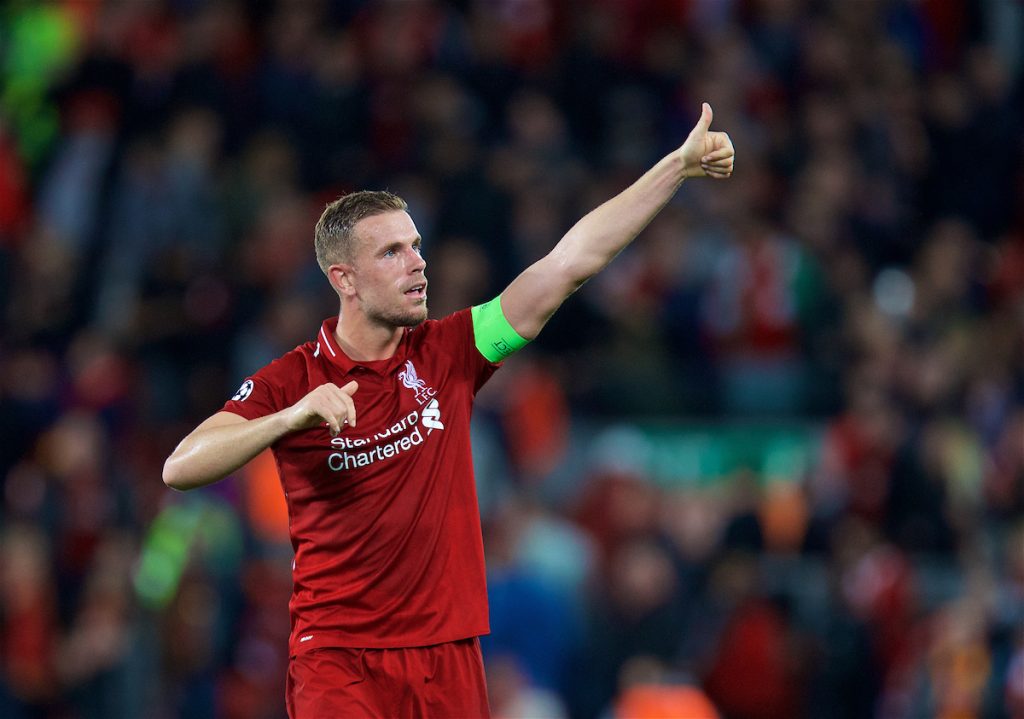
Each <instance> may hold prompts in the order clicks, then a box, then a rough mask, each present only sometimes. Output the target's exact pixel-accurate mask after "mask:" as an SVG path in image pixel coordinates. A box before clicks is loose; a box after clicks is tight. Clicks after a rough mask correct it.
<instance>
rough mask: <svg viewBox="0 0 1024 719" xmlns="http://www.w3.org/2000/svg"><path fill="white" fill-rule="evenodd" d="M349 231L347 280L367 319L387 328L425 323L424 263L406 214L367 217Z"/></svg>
mask: <svg viewBox="0 0 1024 719" xmlns="http://www.w3.org/2000/svg"><path fill="white" fill-rule="evenodd" d="M353 230H354V232H353V234H354V236H355V244H354V247H353V258H352V264H351V265H350V268H351V269H350V270H349V272H350V280H351V282H352V286H353V287H354V288H355V292H356V297H357V299H358V301H359V306H360V307H361V308H362V310H363V313H364V314H365V315H366V317H367V319H369V320H371V321H372V322H375V323H378V324H383V325H388V326H391V327H412V326H414V325H418V324H419V323H420V322H423V320H425V319H427V278H426V277H425V276H424V274H423V270H424V269H425V268H426V266H427V263H426V262H424V260H423V257H422V256H421V255H420V248H421V244H422V242H423V240H422V238H421V237H420V233H419V232H418V231H417V230H416V225H415V224H414V223H413V221H412V218H411V217H409V214H408V213H406V212H402V211H400V210H396V211H394V212H387V213H384V214H381V215H372V216H370V217H365V218H363V219H362V220H360V221H359V222H357V223H356V226H355V227H354V228H353Z"/></svg>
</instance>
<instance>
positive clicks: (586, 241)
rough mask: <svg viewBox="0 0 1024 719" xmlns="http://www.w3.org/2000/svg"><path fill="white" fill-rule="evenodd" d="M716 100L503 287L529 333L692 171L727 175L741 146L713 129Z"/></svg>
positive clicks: (511, 319) (508, 308)
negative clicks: (682, 135)
mask: <svg viewBox="0 0 1024 719" xmlns="http://www.w3.org/2000/svg"><path fill="white" fill-rule="evenodd" d="M711 118H712V113H711V106H710V105H708V104H707V103H704V105H703V107H702V112H701V117H700V120H698V121H697V125H696V126H695V127H694V128H693V130H692V131H691V132H690V134H689V136H688V137H687V138H686V142H684V143H683V144H682V146H680V147H679V148H678V149H676V150H675V151H674V152H672V153H670V154H669V155H666V156H665V157H664V158H662V159H661V160H660V161H659V162H658V164H656V165H655V166H654V167H652V168H651V169H650V170H648V171H647V172H646V173H644V175H643V176H642V177H641V178H640V179H639V180H637V181H636V182H634V183H633V184H632V185H630V186H629V187H628V188H626V189H625V190H623V191H622V192H621V193H619V194H618V195H616V196H615V197H613V198H612V199H610V200H608V201H607V202H605V203H604V204H603V205H601V206H600V207H598V208H597V209H595V210H593V211H591V212H590V213H588V214H587V215H586V216H584V217H583V218H582V219H581V220H580V221H579V222H577V223H576V224H575V225H574V226H573V227H572V229H570V230H569V231H568V232H567V233H566V234H565V236H563V237H562V239H561V240H560V241H559V242H558V244H557V245H555V247H554V249H552V250H551V252H550V253H548V254H547V255H546V256H545V257H543V258H541V259H540V260H538V261H537V262H535V263H534V264H533V265H531V266H530V267H528V268H527V269H526V270H525V271H523V273H522V274H520V275H519V276H518V277H517V278H516V279H514V280H513V281H512V283H511V284H510V285H509V286H508V288H506V290H505V291H504V292H502V293H501V309H502V312H503V313H504V315H505V318H506V319H507V320H508V323H509V324H510V325H511V326H512V328H513V329H515V331H516V332H517V333H518V334H519V335H520V336H521V337H522V338H524V339H527V340H530V339H533V338H534V337H536V336H537V334H538V333H539V332H540V331H541V329H542V328H543V327H544V325H545V324H546V323H547V321H548V319H550V317H551V315H552V314H554V312H555V310H557V309H558V307H559V306H560V305H561V304H562V302H564V301H565V299H566V298H567V297H568V296H569V295H571V294H572V293H573V292H575V291H576V290H577V289H579V287H580V286H581V285H582V284H583V283H584V282H586V281H587V280H589V279H590V278H591V277H593V276H594V275H596V274H597V273H598V272H600V271H601V270H602V269H604V268H605V266H606V265H607V264H608V263H609V262H611V261H612V260H613V259H614V258H615V256H616V255H618V254H619V252H621V251H622V250H623V249H624V248H625V247H626V246H627V245H628V244H629V243H630V242H632V241H633V239H634V238H635V237H636V236H637V235H638V234H639V233H640V231H641V230H642V229H643V228H644V227H646V226H647V224H648V223H649V222H650V221H651V220H652V219H653V218H654V216H655V215H657V214H658V212H659V211H660V210H661V208H662V207H664V206H665V204H666V203H667V202H668V201H669V200H670V199H671V198H672V196H673V195H674V194H675V193H676V190H678V189H679V186H680V185H681V184H682V183H683V181H684V180H686V179H687V178H690V177H712V178H715V179H725V178H727V177H729V176H730V175H731V174H732V169H733V157H734V155H735V151H734V149H733V146H732V141H731V140H730V139H729V136H728V135H727V134H726V133H724V132H710V131H709V129H708V128H709V127H710V126H711Z"/></svg>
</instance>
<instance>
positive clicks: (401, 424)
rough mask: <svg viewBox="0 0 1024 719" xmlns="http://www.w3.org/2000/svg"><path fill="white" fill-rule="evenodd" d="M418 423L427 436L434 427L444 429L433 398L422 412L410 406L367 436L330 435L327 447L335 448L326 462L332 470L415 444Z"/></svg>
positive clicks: (419, 436) (388, 455)
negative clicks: (397, 416) (407, 411)
mask: <svg viewBox="0 0 1024 719" xmlns="http://www.w3.org/2000/svg"><path fill="white" fill-rule="evenodd" d="M421 424H422V425H423V426H424V427H426V428H427V432H426V434H427V435H428V436H429V435H430V433H431V432H433V431H434V430H435V429H440V430H443V429H444V423H443V422H442V421H441V406H440V404H439V403H438V401H437V400H436V399H432V400H430V402H428V403H427V406H426V407H424V408H423V413H422V414H420V413H419V412H417V411H416V410H413V411H412V412H410V413H409V414H407V415H406V416H404V417H402V418H401V419H399V420H398V421H397V422H395V423H394V424H393V425H391V426H390V427H389V428H387V429H385V430H382V431H380V432H377V433H376V434H374V435H372V436H370V437H355V438H353V437H345V436H342V437H335V438H333V439H332V440H331V448H332V449H334V450H335V451H334V452H331V454H330V455H328V457H327V466H328V467H330V469H331V470H332V471H334V472H341V471H344V470H346V469H354V468H357V467H366V466H367V465H370V464H373V463H374V462H379V461H381V460H385V459H390V458H392V457H395V456H397V455H398V454H400V453H402V452H406V451H408V450H410V449H412V448H413V447H418V446H419V445H421V444H423V440H424V436H423V432H422V431H421V430H420V425H421Z"/></svg>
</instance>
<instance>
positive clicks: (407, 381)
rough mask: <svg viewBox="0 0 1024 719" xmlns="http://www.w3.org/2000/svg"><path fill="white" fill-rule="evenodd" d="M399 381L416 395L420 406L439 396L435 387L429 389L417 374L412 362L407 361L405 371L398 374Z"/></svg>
mask: <svg viewBox="0 0 1024 719" xmlns="http://www.w3.org/2000/svg"><path fill="white" fill-rule="evenodd" d="M398 379H399V381H400V382H401V383H402V386H403V387H406V388H408V389H411V390H412V391H413V392H415V393H416V402H418V403H419V404H423V403H424V402H426V401H427V400H429V399H430V398H431V397H433V396H434V395H435V394H437V392H435V391H434V388H433V387H428V386H427V383H426V382H424V381H423V380H422V379H420V378H419V376H418V375H417V374H416V368H415V367H414V366H413V364H412V360H406V363H405V369H404V370H402V371H401V372H399V373H398Z"/></svg>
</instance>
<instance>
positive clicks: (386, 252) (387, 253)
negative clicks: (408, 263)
mask: <svg viewBox="0 0 1024 719" xmlns="http://www.w3.org/2000/svg"><path fill="white" fill-rule="evenodd" d="M384 256H385V257H394V256H395V251H394V250H384Z"/></svg>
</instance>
